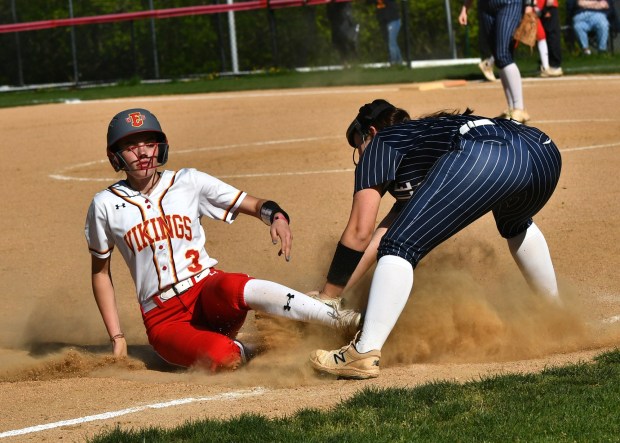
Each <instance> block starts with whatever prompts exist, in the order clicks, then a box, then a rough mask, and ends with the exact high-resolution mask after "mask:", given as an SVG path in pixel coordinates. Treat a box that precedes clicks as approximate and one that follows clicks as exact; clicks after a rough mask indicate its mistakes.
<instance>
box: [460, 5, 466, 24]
mask: <svg viewBox="0 0 620 443" xmlns="http://www.w3.org/2000/svg"><path fill="white" fill-rule="evenodd" d="M459 23H460V24H461V25H462V26H465V25H466V24H467V8H466V7H465V6H463V7H462V8H461V13H460V14H459Z"/></svg>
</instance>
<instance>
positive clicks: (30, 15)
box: [0, 0, 477, 85]
mask: <svg viewBox="0 0 620 443" xmlns="http://www.w3.org/2000/svg"><path fill="white" fill-rule="evenodd" d="M229 1H230V0H229ZM323 1H326V0H323ZM218 2H219V3H221V4H222V7H225V6H226V5H225V4H224V3H225V2H226V0H213V1H211V2H200V1H181V0H177V1H163V0H162V1H157V0H148V1H142V2H135V1H128V0H125V1H121V0H118V1H105V0H99V1H97V0H90V1H87V0H83V1H79V0H6V1H4V2H3V3H2V4H0V21H1V22H2V24H12V23H24V22H39V21H43V20H53V19H66V18H68V17H71V16H73V17H91V16H101V15H105V14H122V13H127V12H135V11H148V10H161V9H164V8H183V7H189V6H197V5H204V4H217V3H218ZM398 2H399V5H400V8H401V11H402V16H401V19H402V27H401V31H400V33H399V37H398V41H399V45H400V48H401V51H402V53H403V58H405V59H406V60H407V59H408V60H427V59H443V58H453V57H462V56H473V55H475V54H476V53H477V48H476V45H471V43H470V42H472V41H475V39H474V38H471V37H470V36H468V33H467V32H466V30H465V28H461V27H460V26H459V25H458V23H456V17H457V15H458V12H459V10H460V7H461V2H460V1H458V0H456V1H455V0H451V1H450V0H444V1H441V2H439V1H437V0H425V1H422V0H419V1H415V2H413V1H408V0H398ZM238 3H241V1H236V2H235V4H238ZM299 3H300V4H301V2H299ZM311 3H312V2H310V1H307V2H306V3H305V5H304V6H298V7H286V8H282V7H279V8H277V9H272V8H269V7H261V8H260V9H254V10H248V11H241V12H235V13H228V12H220V13H215V14H201V15H187V16H182V17H176V18H165V19H157V18H154V19H150V18H148V19H136V20H126V21H118V22H112V23H95V24H87V25H80V26H73V27H72V26H63V27H53V28H49V29H41V30H32V31H25V32H20V33H15V32H8V33H6V32H5V33H1V34H0V84H5V85H19V84H42V83H62V82H105V81H118V80H128V79H132V78H140V79H156V78H180V77H188V76H189V77H191V76H201V75H210V74H219V73H223V72H233V71H234V72H237V71H238V72H243V71H254V70H271V69H291V68H298V67H319V66H332V65H340V64H342V63H346V64H361V63H384V62H387V60H388V50H387V44H386V41H385V39H384V38H383V35H382V32H381V30H380V27H379V22H378V20H377V17H376V1H375V0H371V1H361V0H356V1H352V2H350V3H348V2H346V5H347V7H350V9H351V10H350V12H349V13H350V17H351V18H352V20H353V24H354V29H355V32H356V35H355V47H354V48H353V49H351V50H350V51H349V53H348V54H343V53H342V51H339V47H338V44H339V41H338V39H334V37H336V36H337V35H338V34H337V31H336V30H335V26H337V25H338V23H334V21H333V17H331V16H330V14H329V8H330V7H331V8H333V7H334V5H333V4H325V3H322V4H311ZM264 4H265V6H269V2H267V1H266V0H264ZM273 4H275V0H274V3H273ZM472 15H475V14H472ZM330 18H332V20H331V21H330ZM231 19H232V20H234V22H231ZM448 20H450V22H451V24H452V27H449V26H448ZM474 21H475V20H474ZM475 32H476V30H475V23H474V24H473V28H470V29H469V34H470V35H474V36H475ZM233 36H234V39H232V38H231V37H233ZM231 40H234V41H235V42H236V45H232V44H231ZM345 56H346V57H345Z"/></svg>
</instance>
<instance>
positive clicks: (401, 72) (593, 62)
mask: <svg viewBox="0 0 620 443" xmlns="http://www.w3.org/2000/svg"><path fill="white" fill-rule="evenodd" d="M519 51H520V59H519V60H518V64H519V67H520V69H521V73H522V75H523V76H524V77H528V76H535V75H537V73H538V62H537V58H536V54H535V52H533V53H532V54H530V51H529V48H521V49H520V50H519ZM563 69H564V71H565V73H566V74H567V75H571V74H605V73H617V72H620V55H610V54H607V55H592V56H590V57H583V56H575V55H570V54H569V55H566V56H565V57H564V62H563ZM481 78H482V77H481V74H480V71H479V70H478V67H477V66H476V65H475V64H474V65H463V66H451V67H436V68H416V69H407V68H403V67H394V68H385V69H362V68H351V69H345V70H342V71H326V72H310V73H299V72H293V71H272V72H268V73H262V74H250V75H239V76H217V75H209V76H204V77H201V78H197V79H195V80H191V81H180V80H177V81H174V80H173V81H170V82H166V83H142V82H140V81H139V80H136V79H134V80H132V81H127V82H122V83H120V84H118V85H114V86H98V87H96V86H89V87H73V88H64V89H41V90H29V91H13V92H1V93H0V107H14V106H28V105H36V104H42V103H59V102H64V101H65V100H76V99H79V100H96V99H106V98H119V97H139V96H153V95H174V94H196V93H206V92H224V91H244V90H264V89H274V88H300V87H329V86H345V85H351V86H354V85H373V84H388V83H409V82H427V81H433V80H439V79H465V80H478V79H481Z"/></svg>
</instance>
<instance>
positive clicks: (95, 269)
mask: <svg viewBox="0 0 620 443" xmlns="http://www.w3.org/2000/svg"><path fill="white" fill-rule="evenodd" d="M91 268H92V274H91V282H92V288H93V295H94V297H95V301H96V303H97V307H98V308H99V313H100V314H101V318H102V319H103V323H104V325H105V327H106V330H107V331H108V335H109V336H110V340H111V341H112V344H113V349H114V356H116V357H126V356H127V342H126V341H125V337H124V335H123V332H122V329H121V325H120V319H119V316H118V308H117V306H116V295H115V292H114V285H113V284H112V276H111V274H110V258H109V257H108V258H106V259H100V258H97V257H94V256H93V257H92V266H91Z"/></svg>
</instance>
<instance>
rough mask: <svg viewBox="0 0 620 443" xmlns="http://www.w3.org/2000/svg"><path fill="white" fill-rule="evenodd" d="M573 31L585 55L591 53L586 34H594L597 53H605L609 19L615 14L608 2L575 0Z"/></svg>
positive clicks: (611, 4) (604, 0)
mask: <svg viewBox="0 0 620 443" xmlns="http://www.w3.org/2000/svg"><path fill="white" fill-rule="evenodd" d="M573 13H574V15H573V30H574V31H575V36H576V37H577V40H578V41H579V46H581V49H582V51H583V53H584V54H585V55H590V54H591V53H592V51H591V49H590V44H589V40H588V33H589V32H591V31H594V32H595V35H596V45H597V49H598V51H599V52H606V51H607V42H608V40H609V27H610V21H611V20H610V19H611V18H612V15H613V14H614V13H615V11H614V9H613V3H611V2H609V1H608V0H577V1H576V4H575V9H574V11H573Z"/></svg>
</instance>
